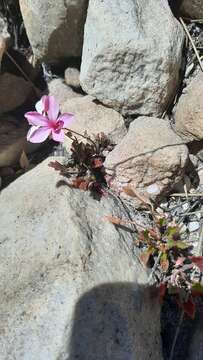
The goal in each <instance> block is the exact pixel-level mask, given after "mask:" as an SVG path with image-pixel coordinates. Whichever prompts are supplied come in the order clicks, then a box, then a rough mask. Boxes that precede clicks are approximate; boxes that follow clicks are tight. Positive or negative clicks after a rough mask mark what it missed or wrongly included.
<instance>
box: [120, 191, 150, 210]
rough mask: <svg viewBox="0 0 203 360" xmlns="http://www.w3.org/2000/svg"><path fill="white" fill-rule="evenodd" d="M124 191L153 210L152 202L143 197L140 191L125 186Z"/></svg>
mask: <svg viewBox="0 0 203 360" xmlns="http://www.w3.org/2000/svg"><path fill="white" fill-rule="evenodd" d="M122 190H123V191H124V192H125V193H126V194H127V195H129V196H132V197H136V198H137V199H138V200H140V201H141V203H143V204H146V205H148V206H150V207H151V208H153V206H152V203H151V201H150V200H149V199H148V198H147V197H145V196H144V195H141V194H140V193H139V192H138V191H136V190H135V189H132V188H131V187H130V186H124V187H123V188H122Z"/></svg>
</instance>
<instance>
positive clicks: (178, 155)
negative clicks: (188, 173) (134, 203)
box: [105, 116, 188, 201]
mask: <svg viewBox="0 0 203 360" xmlns="http://www.w3.org/2000/svg"><path fill="white" fill-rule="evenodd" d="M187 161H188V149H187V147H186V146H185V145H184V144H183V142H182V140H181V138H180V137H179V136H178V135H176V134H175V133H174V132H173V130H172V129H171V127H170V125H169V123H168V122H167V121H165V120H163V119H158V118H150V117H144V116H143V117H139V118H137V119H136V120H134V121H133V122H132V123H131V125H130V128H129V131H128V133H127V135H126V136H125V137H124V138H123V139H122V140H121V142H120V143H119V144H118V145H117V146H116V147H115V148H114V150H113V151H111V152H110V153H109V155H108V156H107V157H106V161H105V167H106V171H107V173H108V174H109V176H110V178H111V184H112V186H115V188H116V189H117V190H119V191H120V192H121V195H123V196H124V195H125V193H123V191H122V188H123V187H124V186H128V185H129V186H130V187H132V188H134V189H137V190H138V192H139V193H140V194H144V195H145V196H146V197H149V198H151V199H153V200H154V201H156V200H157V199H160V197H163V196H166V194H167V193H168V192H170V191H171V190H172V189H173V188H174V186H175V185H176V184H177V183H178V182H179V181H180V179H181V178H182V177H183V176H184V171H185V166H186V164H187Z"/></svg>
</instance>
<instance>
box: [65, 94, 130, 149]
mask: <svg viewBox="0 0 203 360" xmlns="http://www.w3.org/2000/svg"><path fill="white" fill-rule="evenodd" d="M61 111H62V112H72V113H74V115H75V121H74V122H72V123H71V124H70V127H69V128H70V129H72V130H75V131H77V132H79V133H80V134H84V133H85V132H87V134H88V135H89V136H92V135H96V134H98V133H100V132H103V133H104V134H105V135H107V136H108V137H109V138H110V139H111V140H112V141H113V142H114V143H116V144H117V143H119V141H120V140H121V139H122V138H123V137H124V136H125V135H126V133H127V129H126V126H125V123H124V119H123V117H122V115H121V114H119V113H118V112H117V111H115V110H113V109H110V108H108V107H106V106H104V105H102V104H99V103H98V102H97V101H94V99H93V98H92V97H91V96H83V97H80V98H74V99H69V100H67V101H66V102H65V103H64V104H63V105H62V107H61ZM80 139H81V138H80ZM71 143H72V141H71V140H70V139H69V138H67V137H66V139H65V142H64V145H65V146H66V148H67V149H69V148H70V146H71Z"/></svg>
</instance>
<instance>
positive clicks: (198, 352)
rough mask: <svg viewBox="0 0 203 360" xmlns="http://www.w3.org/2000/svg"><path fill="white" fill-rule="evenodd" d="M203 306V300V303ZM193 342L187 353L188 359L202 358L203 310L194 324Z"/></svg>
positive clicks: (196, 359) (199, 359) (198, 359)
mask: <svg viewBox="0 0 203 360" xmlns="http://www.w3.org/2000/svg"><path fill="white" fill-rule="evenodd" d="M200 306H202V301H201V305H200ZM192 335H193V336H192V339H191V344H190V347H189V352H188V355H187V359H188V360H202V359H203V341H202V339H203V324H202V312H201V308H200V312H199V314H198V316H197V317H196V320H195V324H194V332H193V334H192Z"/></svg>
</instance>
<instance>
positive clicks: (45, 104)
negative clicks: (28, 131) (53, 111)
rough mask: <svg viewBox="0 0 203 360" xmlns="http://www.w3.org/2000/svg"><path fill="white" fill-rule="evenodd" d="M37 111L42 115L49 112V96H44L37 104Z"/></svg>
mask: <svg viewBox="0 0 203 360" xmlns="http://www.w3.org/2000/svg"><path fill="white" fill-rule="evenodd" d="M35 109H36V110H37V112H38V113H40V114H42V113H43V112H47V111H48V110H49V96H47V95H44V96H42V98H41V99H40V100H39V101H38V102H37V103H36V104H35Z"/></svg>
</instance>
